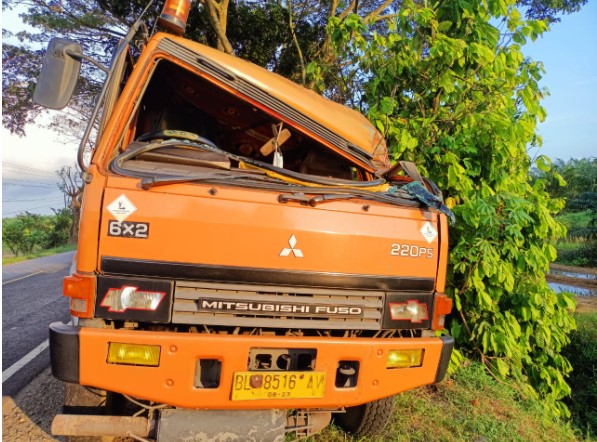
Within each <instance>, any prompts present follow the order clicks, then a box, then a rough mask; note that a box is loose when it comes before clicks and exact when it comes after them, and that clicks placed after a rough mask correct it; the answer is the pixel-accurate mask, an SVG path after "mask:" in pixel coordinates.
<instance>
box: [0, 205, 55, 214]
mask: <svg viewBox="0 0 597 442" xmlns="http://www.w3.org/2000/svg"><path fill="white" fill-rule="evenodd" d="M48 207H49V208H52V207H50V205H49V204H46V205H44V206H38V207H31V208H30V209H21V210H16V211H14V212H7V213H3V214H2V216H3V217H4V216H6V215H14V214H15V213H21V212H30V211H31V210H37V209H45V208H48Z"/></svg>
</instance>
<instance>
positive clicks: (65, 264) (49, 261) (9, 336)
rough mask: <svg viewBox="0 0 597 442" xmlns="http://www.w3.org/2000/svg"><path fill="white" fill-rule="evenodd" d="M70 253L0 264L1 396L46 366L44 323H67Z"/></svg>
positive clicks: (68, 318)
mask: <svg viewBox="0 0 597 442" xmlns="http://www.w3.org/2000/svg"><path fill="white" fill-rule="evenodd" d="M73 255H74V252H67V253H60V254H58V255H53V256H47V257H44V258H39V259H34V260H31V261H26V262H22V263H17V264H11V265H8V266H3V267H2V395H3V396H13V395H16V393H17V392H19V391H20V390H21V389H22V388H23V387H24V386H25V385H27V384H28V383H29V382H31V380H32V379H34V378H35V377H36V376H37V375H38V374H39V373H40V372H41V371H42V370H43V369H45V368H46V367H48V365H49V362H50V359H49V351H48V348H47V339H48V325H49V324H50V323H51V322H55V321H62V322H68V321H69V320H70V314H69V309H68V300H67V299H66V298H64V297H63V296H62V278H63V277H64V276H65V275H67V274H68V273H69V269H70V266H71V262H72V257H73Z"/></svg>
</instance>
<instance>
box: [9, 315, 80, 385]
mask: <svg viewBox="0 0 597 442" xmlns="http://www.w3.org/2000/svg"><path fill="white" fill-rule="evenodd" d="M67 325H72V321H69V322H68V324H67ZM49 346H50V340H49V339H46V340H45V341H44V342H42V343H41V344H39V345H38V346H37V347H35V348H34V349H33V350H31V351H30V352H29V353H27V354H26V355H25V356H23V357H22V358H21V359H19V360H18V361H17V362H15V363H14V364H13V365H11V366H10V367H8V368H7V369H6V370H4V371H3V372H2V383H5V382H6V381H8V380H9V379H10V378H11V377H13V376H14V375H15V373H17V372H18V371H19V370H20V369H21V368H23V367H24V366H25V365H27V364H28V363H29V362H31V361H32V360H34V359H35V358H36V357H38V356H39V355H40V354H41V353H42V352H43V351H44V350H45V349H46V348H48V347H49Z"/></svg>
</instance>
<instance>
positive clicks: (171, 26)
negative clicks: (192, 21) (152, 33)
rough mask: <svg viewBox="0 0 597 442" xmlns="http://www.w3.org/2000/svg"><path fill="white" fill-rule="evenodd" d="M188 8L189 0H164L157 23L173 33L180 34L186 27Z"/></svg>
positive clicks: (189, 8)
mask: <svg viewBox="0 0 597 442" xmlns="http://www.w3.org/2000/svg"><path fill="white" fill-rule="evenodd" d="M190 10H191V0H166V4H165V5H164V9H162V13H161V14H160V17H159V18H158V23H159V25H160V26H162V27H163V28H165V29H167V30H169V31H170V32H172V33H173V34H175V35H182V34H184V30H185V28H186V27H187V18H189V12H190Z"/></svg>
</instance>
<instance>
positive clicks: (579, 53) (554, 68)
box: [1, 1, 597, 217]
mask: <svg viewBox="0 0 597 442" xmlns="http://www.w3.org/2000/svg"><path fill="white" fill-rule="evenodd" d="M2 21H3V26H4V24H6V23H11V24H12V23H16V22H17V21H18V17H15V14H14V13H11V12H10V11H9V12H6V11H3V17H2ZM9 28H10V26H9ZM523 52H524V53H525V55H527V56H529V57H531V58H533V59H534V60H539V61H542V62H543V63H544V67H545V70H546V74H545V75H544V77H543V79H542V80H541V82H540V84H541V86H542V87H546V88H547V89H548V90H549V92H550V96H549V97H547V98H546V99H545V100H544V101H543V106H544V107H545V108H546V110H547V119H546V121H545V122H544V123H542V124H540V126H539V134H540V135H541V136H542V137H543V146H542V147H541V148H540V149H538V150H532V151H531V152H530V153H531V156H533V157H534V156H536V155H541V154H542V155H547V156H548V157H550V158H552V159H556V158H559V159H562V160H568V159H570V158H583V157H595V156H597V136H595V129H596V127H597V2H596V1H589V2H588V3H587V4H586V5H585V6H584V7H583V9H582V10H581V11H580V12H578V13H575V14H571V15H567V16H563V17H562V21H561V22H560V23H555V24H553V25H552V27H551V29H550V31H549V32H546V33H545V34H544V35H543V37H541V38H539V39H538V40H537V41H535V42H532V43H529V44H527V45H526V46H525V47H524V48H523ZM26 133H27V136H26V137H24V138H20V137H17V136H14V135H11V134H10V133H9V132H8V131H7V130H6V129H4V128H3V129H2V144H1V146H2V216H3V217H7V216H8V217H12V216H15V215H17V214H18V213H20V212H23V211H25V210H27V211H30V212H32V213H41V214H51V213H52V208H54V209H60V208H62V207H64V199H63V196H62V193H61V192H60V190H58V187H57V184H58V181H59V179H58V177H57V175H56V173H55V171H56V170H58V169H60V167H62V166H64V165H71V164H74V163H75V161H76V152H77V147H78V146H77V144H76V143H73V142H66V141H64V140H61V139H60V136H59V135H58V134H56V133H53V132H50V131H49V130H46V129H43V128H40V127H37V126H34V125H31V126H29V127H27V128H26Z"/></svg>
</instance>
